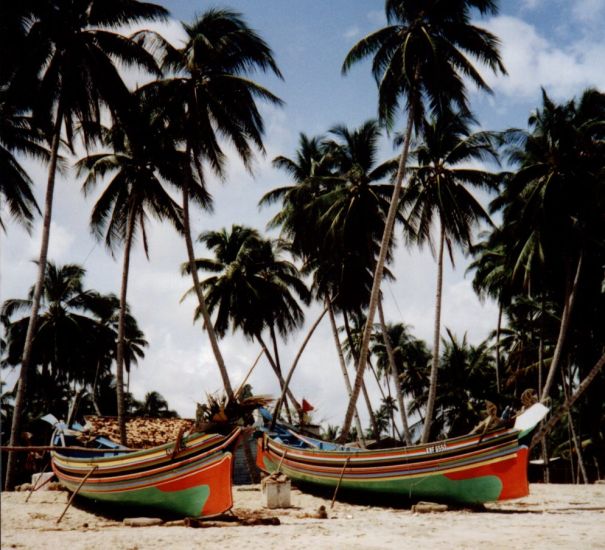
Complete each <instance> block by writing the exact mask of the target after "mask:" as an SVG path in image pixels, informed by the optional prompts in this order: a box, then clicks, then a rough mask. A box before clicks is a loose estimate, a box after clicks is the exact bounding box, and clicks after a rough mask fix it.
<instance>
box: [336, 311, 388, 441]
mask: <svg viewBox="0 0 605 550" xmlns="http://www.w3.org/2000/svg"><path fill="white" fill-rule="evenodd" d="M342 315H343V318H344V322H345V330H346V332H347V339H348V340H349V348H350V349H351V354H352V355H353V357H354V359H355V360H357V359H358V355H357V353H356V352H355V345H354V343H353V336H352V334H351V325H350V324H349V316H348V315H347V312H346V311H343V312H342ZM366 364H369V360H368V361H366ZM361 392H362V394H363V399H364V401H365V402H366V407H367V409H368V414H369V416H370V424H371V426H372V431H373V432H374V435H375V436H376V439H380V433H379V431H378V423H377V422H376V415H375V414H374V409H373V408H372V402H371V401H370V396H369V395H368V389H367V387H366V383H365V380H362V381H361Z"/></svg>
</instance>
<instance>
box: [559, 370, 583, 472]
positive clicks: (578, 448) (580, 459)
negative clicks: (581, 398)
mask: <svg viewBox="0 0 605 550" xmlns="http://www.w3.org/2000/svg"><path fill="white" fill-rule="evenodd" d="M568 362H569V360H568ZM561 378H562V382H563V392H564V395H565V399H569V386H568V384H567V381H566V380H565V373H564V372H563V370H561ZM570 383H571V373H570ZM568 421H569V429H570V430H571V438H572V441H573V446H574V447H575V449H576V456H577V457H578V469H579V470H580V472H581V474H582V478H583V480H584V483H585V484H586V483H588V476H587V475H586V467H585V466H584V459H583V457H582V444H581V441H580V440H579V439H578V436H577V434H576V428H575V426H574V421H573V415H572V414H571V411H570V412H569V414H568ZM571 463H572V468H573V460H572V462H571ZM579 482H580V476H579V475H578V483H579Z"/></svg>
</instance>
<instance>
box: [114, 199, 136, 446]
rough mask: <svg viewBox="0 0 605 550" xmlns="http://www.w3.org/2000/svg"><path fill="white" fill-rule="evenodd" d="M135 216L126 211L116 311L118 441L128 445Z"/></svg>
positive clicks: (131, 212)
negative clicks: (129, 322)
mask: <svg viewBox="0 0 605 550" xmlns="http://www.w3.org/2000/svg"><path fill="white" fill-rule="evenodd" d="M135 222H136V220H135V216H134V212H133V210H132V209H131V210H130V212H129V213H128V226H127V228H126V242H125V244H124V262H123V265H122V287H121V290H120V311H119V313H118V349H117V352H116V396H117V401H118V426H119V430H120V443H121V444H122V445H126V446H127V445H128V442H127V438H126V411H125V402H124V346H125V342H124V334H125V329H126V307H127V304H126V294H127V291H128V272H129V271H130V250H131V248H132V236H133V235H134V226H135Z"/></svg>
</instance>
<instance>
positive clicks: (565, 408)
mask: <svg viewBox="0 0 605 550" xmlns="http://www.w3.org/2000/svg"><path fill="white" fill-rule="evenodd" d="M604 366H605V353H604V354H603V355H601V358H600V359H599V360H598V361H597V362H596V363H595V365H594V367H592V369H590V372H589V373H588V374H587V375H586V377H585V378H584V380H582V382H581V383H580V385H579V386H578V389H577V390H576V392H575V393H574V394H573V395H572V396H571V397H570V398H569V399H566V400H565V403H563V405H561V406H560V407H559V409H558V410H557V412H556V413H555V414H553V415H552V416H551V417H550V419H549V420H548V422H546V423H545V424H544V426H542V428H540V430H539V431H538V432H537V433H536V434H535V435H534V437H533V438H532V440H531V444H530V449H532V448H533V447H535V446H536V445H537V444H538V443H539V442H540V440H541V439H542V438H543V437H546V435H547V434H548V433H549V432H550V431H551V430H552V429H553V428H554V427H555V426H556V425H557V424H558V422H559V421H560V420H561V418H563V417H564V416H565V415H566V414H567V413H568V412H569V410H570V409H571V407H573V404H574V403H575V402H576V401H577V400H578V399H579V398H580V397H581V396H582V394H583V393H584V392H585V391H586V389H587V388H588V386H590V384H591V383H592V381H593V380H594V379H595V378H596V377H597V375H598V374H599V373H600V372H601V369H602V368H603V367H604Z"/></svg>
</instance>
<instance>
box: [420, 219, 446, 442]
mask: <svg viewBox="0 0 605 550" xmlns="http://www.w3.org/2000/svg"><path fill="white" fill-rule="evenodd" d="M444 248H445V227H444V226H443V224H442V226H441V236H440V238H439V256H438V258H437V290H436V292H435V330H434V332H433V360H432V362H431V379H430V383H429V396H428V399H427V403H426V416H425V418H424V427H423V430H422V439H421V440H420V441H421V443H427V442H428V440H429V437H430V434H431V425H432V423H433V410H434V408H435V399H436V397H437V375H438V372H439V343H440V336H441V293H442V290H443V249H444Z"/></svg>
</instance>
